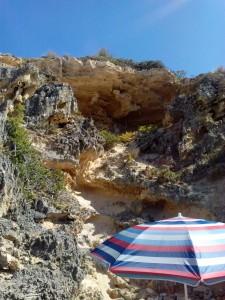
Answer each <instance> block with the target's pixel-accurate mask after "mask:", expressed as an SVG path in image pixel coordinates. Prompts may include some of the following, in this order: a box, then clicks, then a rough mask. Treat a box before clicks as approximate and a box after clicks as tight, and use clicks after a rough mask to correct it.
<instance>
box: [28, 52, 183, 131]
mask: <svg viewBox="0 0 225 300" xmlns="http://www.w3.org/2000/svg"><path fill="white" fill-rule="evenodd" d="M32 63H33V64H35V65H37V66H38V67H39V68H40V69H41V70H43V71H44V72H45V73H48V74H51V75H54V76H57V77H59V78H60V79H61V80H62V81H63V82H67V83H69V84H70V85H71V87H72V88H73V90H74V92H75V94H76V97H77V99H78V105H79V109H80V111H81V112H82V114H83V115H84V116H85V117H92V118H93V119H94V120H95V122H96V123H97V124H98V125H99V126H106V127H110V128H117V127H119V128H122V129H124V128H128V127H130V128H134V127H136V126H138V125H141V124H145V123H160V122H161V121H162V118H163V116H164V113H165V109H166V106H167V105H168V104H169V103H170V102H171V101H172V99H173V98H174V96H175V95H176V92H177V83H176V78H175V76H174V74H173V73H171V72H169V71H168V70H167V69H165V68H154V67H153V68H152V69H150V70H142V71H137V70H135V69H133V68H131V67H129V66H119V65H115V64H114V63H112V62H110V61H98V60H96V59H91V58H90V59H87V60H78V59H76V58H73V57H66V56H65V57H51V58H50V57H44V58H41V59H36V60H32Z"/></svg>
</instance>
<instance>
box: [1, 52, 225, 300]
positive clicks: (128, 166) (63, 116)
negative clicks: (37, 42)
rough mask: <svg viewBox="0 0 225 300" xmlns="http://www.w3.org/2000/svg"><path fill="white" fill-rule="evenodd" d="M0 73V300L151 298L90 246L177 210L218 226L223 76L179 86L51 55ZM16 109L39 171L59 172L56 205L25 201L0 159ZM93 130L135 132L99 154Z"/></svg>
mask: <svg viewBox="0 0 225 300" xmlns="http://www.w3.org/2000/svg"><path fill="white" fill-rule="evenodd" d="M0 64H1V65H0V89H1V92H0V142H1V144H2V148H3V149H1V151H0V196H1V197H0V286H1V293H0V299H3V300H5V299H7V300H11V299H18V300H22V299H26V298H27V299H28V298H29V299H40V300H41V299H49V300H50V299H55V300H63V299H65V300H70V299H73V298H75V299H77V300H78V299H79V300H80V299H89V300H95V299H104V300H110V299H121V300H122V299H133V300H136V299H138V300H140V299H143V300H144V299H145V300H146V299H149V298H150V299H154V298H155V297H156V294H155V292H154V289H155V288H154V285H153V284H152V283H151V282H148V283H143V281H142V282H140V281H129V280H124V279H119V278H118V277H115V276H114V275H112V274H108V273H107V272H106V271H105V270H104V269H102V267H100V266H99V265H97V267H96V263H95V262H93V261H92V260H91V258H90V257H89V256H88V249H89V248H92V247H94V246H96V244H98V243H100V242H101V241H102V240H104V239H105V238H107V237H108V236H109V235H111V234H113V233H115V232H117V231H119V230H120V229H123V228H126V227H128V226H131V225H134V224H137V223H142V222H144V221H153V220H156V219H161V218H164V217H165V218H167V217H170V216H174V215H175V214H177V212H178V211H182V212H183V214H186V215H188V216H190V217H201V218H202V217H203V218H209V219H213V218H217V219H219V220H225V219H224V212H225V209H224V193H225V189H224V187H225V171H224V170H225V156H224V153H225V124H224V120H225V75H224V73H223V72H214V73H210V74H205V75H200V76H198V77H196V78H193V79H185V80H178V79H177V78H176V77H175V75H174V74H173V73H171V72H170V71H168V70H166V69H165V68H163V67H160V68H155V67H154V68H150V69H149V70H140V69H135V68H133V67H130V66H126V65H125V66H121V65H117V64H114V63H113V62H112V61H99V60H96V59H93V58H87V59H82V60H80V59H76V58H72V57H57V56H54V55H53V56H52V57H43V58H41V59H28V60H24V59H17V58H15V57H11V58H10V56H4V55H3V56H1V55H0ZM61 82H64V83H61ZM68 83H69V84H70V85H71V86H72V88H70V86H69V85H68ZM73 92H74V94H75V96H76V97H75V96H74V94H73ZM17 103H21V104H25V105H26V110H25V120H26V124H24V125H25V126H27V128H28V129H27V130H28V133H29V137H30V138H31V141H32V145H33V147H34V148H35V149H36V150H37V151H38V152H39V153H41V155H42V158H43V163H45V165H46V166H48V167H49V168H51V169H60V170H62V171H63V172H64V177H65V180H66V184H67V190H66V191H62V192H61V193H59V194H58V195H57V196H55V197H54V198H53V197H50V196H49V195H38V197H36V199H35V201H34V202H33V203H29V202H28V201H27V199H26V198H25V197H24V194H23V193H22V191H21V186H20V183H19V181H18V170H15V169H14V167H13V165H12V163H11V161H10V160H9V156H8V154H7V152H5V151H2V150H4V145H5V142H6V140H7V133H6V130H5V123H6V120H7V115H8V113H10V112H12V111H13V110H14V107H15V104H17ZM78 107H79V109H80V111H79V112H78ZM81 113H82V114H83V115H84V116H82V115H81ZM87 117H88V118H87ZM89 117H91V118H93V119H94V121H95V123H94V121H93V120H92V119H91V118H89ZM96 123H97V125H98V126H99V127H101V128H102V127H104V126H105V127H109V128H111V129H114V132H117V131H120V130H124V131H126V130H132V128H134V129H135V132H134V134H133V137H134V138H133V140H132V142H130V141H126V142H125V143H118V144H116V145H114V146H113V147H112V148H110V149H109V148H107V149H103V145H104V142H103V140H102V138H101V137H100V135H99V132H98V129H97V128H96V127H95V124H96ZM153 123H157V124H158V128H157V129H154V128H153V127H151V126H150V127H151V128H150V127H149V128H148V126H146V128H144V130H137V128H138V126H139V125H145V124H147V125H148V124H153ZM50 188H51V187H50ZM73 189H76V191H74V190H73ZM83 277H84V280H82V278H83ZM163 289H164V290H165V287H163V286H162V290H163ZM174 291H175V289H174ZM207 291H208V290H207ZM219 291H220V289H216V288H215V290H213V289H210V290H209V293H208V295H209V294H210V295H211V296H212V295H217V296H221V295H223V292H221V293H220V292H219ZM205 292H206V290H204V291H200V290H195V291H194V292H193V299H194V298H198V297H203V296H202V295H203V294H204V293H205ZM213 293H214V294H213ZM25 297H26V298H25ZM212 297H213V296H212Z"/></svg>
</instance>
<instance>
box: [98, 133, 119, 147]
mask: <svg viewBox="0 0 225 300" xmlns="http://www.w3.org/2000/svg"><path fill="white" fill-rule="evenodd" d="M100 135H101V136H102V138H103V139H104V141H105V146H106V147H107V148H110V147H112V146H113V145H114V144H116V143H119V142H120V141H119V136H118V135H116V134H114V133H112V132H110V131H108V130H106V129H104V130H101V131H100Z"/></svg>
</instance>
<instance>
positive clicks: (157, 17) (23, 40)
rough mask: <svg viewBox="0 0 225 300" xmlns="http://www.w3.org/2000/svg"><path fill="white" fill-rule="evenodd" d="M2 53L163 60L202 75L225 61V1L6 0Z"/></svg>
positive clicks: (1, 15) (1, 3)
mask: <svg viewBox="0 0 225 300" xmlns="http://www.w3.org/2000/svg"><path fill="white" fill-rule="evenodd" d="M0 37H1V38H0V52H3V53H5V52H7V53H12V54H15V55H17V56H23V57H34V56H41V55H44V54H46V53H47V52H48V51H53V52H56V53H58V54H69V55H74V56H84V55H91V54H95V53H96V52H97V51H98V50H99V49H100V48H102V47H104V48H107V49H108V50H109V52H110V53H112V54H113V55H115V56H117V57H124V58H132V59H134V60H137V61H139V60H147V59H157V60H162V61H163V62H164V63H165V64H166V65H167V66H168V67H169V68H171V69H173V70H186V71H187V72H188V74H189V75H196V74H198V73H203V72H207V71H211V70H214V69H215V68H217V67H218V66H222V65H223V66H225V0H0Z"/></svg>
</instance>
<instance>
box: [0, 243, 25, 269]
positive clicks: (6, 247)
mask: <svg viewBox="0 0 225 300" xmlns="http://www.w3.org/2000/svg"><path fill="white" fill-rule="evenodd" d="M15 253H16V250H15V249H14V244H13V242H12V241H10V240H8V239H4V238H0V270H5V271H7V270H9V271H12V272H15V271H18V270H19V269H20V268H21V267H20V263H19V260H18V259H17V258H16V257H15V256H14V255H15Z"/></svg>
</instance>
